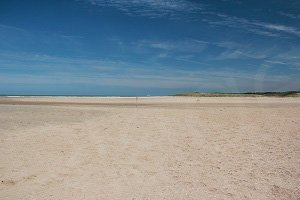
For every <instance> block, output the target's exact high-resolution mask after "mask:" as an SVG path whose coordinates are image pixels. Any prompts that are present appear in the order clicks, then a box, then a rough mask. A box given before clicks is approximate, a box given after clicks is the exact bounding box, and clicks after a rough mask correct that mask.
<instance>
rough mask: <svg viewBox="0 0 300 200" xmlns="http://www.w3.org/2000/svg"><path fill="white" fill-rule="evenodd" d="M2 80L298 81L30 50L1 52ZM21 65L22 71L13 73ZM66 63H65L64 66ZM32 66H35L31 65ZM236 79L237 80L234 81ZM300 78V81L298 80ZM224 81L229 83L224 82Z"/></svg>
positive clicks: (178, 84)
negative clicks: (45, 53) (53, 54)
mask: <svg viewBox="0 0 300 200" xmlns="http://www.w3.org/2000/svg"><path fill="white" fill-rule="evenodd" d="M0 58H1V62H0V72H1V73H0V83H1V84H2V85H7V84H89V85H101V86H126V87H133V88H143V87H148V88H206V89H214V90H224V89H226V88H227V89H228V88H230V87H232V88H237V87H239V86H238V85H232V84H234V83H236V84H239V85H244V86H245V87H246V86H247V87H248V88H251V87H252V88H253V85H252V86H251V84H253V82H262V81H263V84H264V86H268V87H271V86H272V87H274V86H278V87H279V86H280V83H283V82H286V83H287V82H288V81H290V82H292V81H294V82H295V79H293V78H291V76H284V75H270V74H266V75H264V76H257V74H256V72H255V71H252V72H249V71H243V70H239V71H236V70H233V69H228V68H224V69H222V70H219V71H215V70H209V69H205V70H204V69H202V70H201V69H189V70H188V69H185V70H180V69H177V68H174V67H172V66H164V67H158V68H156V67H155V66H153V65H151V66H149V65H144V64H138V63H133V62H124V61H111V60H89V59H83V58H66V57H55V56H49V55H38V54H30V53H19V54H16V53H11V52H6V53H4V52H2V53H0ZM7 66H9V68H10V70H12V71H15V70H13V69H18V73H15V72H14V73H9V71H6V67H7ZM62 66H64V67H63V68H62ZM29 67H31V68H29ZM262 78H263V80H262ZM232 80H234V82H232ZM298 82H299V81H298ZM224 83H226V84H227V85H226V84H225V85H224Z"/></svg>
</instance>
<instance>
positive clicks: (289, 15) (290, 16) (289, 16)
mask: <svg viewBox="0 0 300 200" xmlns="http://www.w3.org/2000/svg"><path fill="white" fill-rule="evenodd" d="M279 14H280V15H282V16H285V17H288V18H291V19H300V15H295V14H291V13H286V12H279Z"/></svg>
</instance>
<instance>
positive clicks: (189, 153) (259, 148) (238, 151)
mask: <svg viewBox="0 0 300 200" xmlns="http://www.w3.org/2000/svg"><path fill="white" fill-rule="evenodd" d="M0 141H1V145H0V153H1V158H0V180H1V182H0V199H1V200H8V199H9V200H15V199H22V200H27V199H37V200H40V199H53V200H58V199H62V200H69V199H70V200H71V199H72V200H73V199H88V200H95V199H255V200H257V199H259V200H264V199H287V200H293V199H295V200H296V199H300V98H276V97H275V98H248V97H223V98H222V97H216V98H211V97H204V98H193V97H148V98H146V97H144V98H138V104H136V99H135V98H93V97H19V98H5V97H1V98H0Z"/></svg>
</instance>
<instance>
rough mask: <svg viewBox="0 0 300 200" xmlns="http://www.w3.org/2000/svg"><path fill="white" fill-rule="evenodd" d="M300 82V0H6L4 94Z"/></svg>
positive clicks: (244, 87) (1, 60)
mask: <svg viewBox="0 0 300 200" xmlns="http://www.w3.org/2000/svg"><path fill="white" fill-rule="evenodd" d="M284 90H300V1H297V0H294V1H291V0H290V1H289V0H285V1H283V0H280V1H279V0H272V1H256V0H251V1H250V0H248V1H246V0H245V1H242V0H236V1H234V0H218V1H217V0H210V1H208V0H206V1H204V0H203V1H201V0H199V1H195V0H194V1H192V0H164V1H162V0H110V1H108V0H74V1H72V0H68V1H64V0H60V1H55V0H51V1H47V0H43V1H30V0H27V1H23V0H20V1H17V0H2V1H0V94H21V95H22V94H27V95H31V94H41V95H47V94H48V95H49V94H57V95H147V94H149V95H169V94H174V93H178V92H186V91H203V92H215V91H217V92H244V91H284Z"/></svg>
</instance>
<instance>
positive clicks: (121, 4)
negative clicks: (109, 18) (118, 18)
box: [82, 0, 300, 37]
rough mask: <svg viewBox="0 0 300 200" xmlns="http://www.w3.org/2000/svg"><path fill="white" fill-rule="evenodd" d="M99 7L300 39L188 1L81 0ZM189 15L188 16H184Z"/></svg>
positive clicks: (281, 28)
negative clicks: (285, 35)
mask: <svg viewBox="0 0 300 200" xmlns="http://www.w3.org/2000/svg"><path fill="white" fill-rule="evenodd" d="M82 1H84V2H88V3H89V4H92V5H96V6H99V7H112V8H115V9H118V10H120V11H122V12H123V13H125V14H127V15H131V16H141V17H149V18H161V17H168V18H170V19H181V20H187V21H193V22H200V21H201V22H204V23H208V24H210V25H213V26H223V27H229V28H234V29H237V30H244V31H247V32H250V33H254V34H257V35H263V36H268V37H282V35H283V34H289V35H291V36H297V37H300V29H299V28H297V27H292V26H286V25H282V24H272V23H267V22H264V21H260V20H251V19H246V18H241V17H237V16H232V15H228V14H225V13H222V12H218V11H211V10H208V8H207V7H208V6H207V5H204V4H199V3H194V2H192V1H188V0H165V1H161V0H138V1H137V0H82ZM279 14H280V15H285V16H287V17H289V18H293V19H297V18H299V15H294V14H288V13H284V12H281V13H279ZM183 16H186V17H183Z"/></svg>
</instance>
